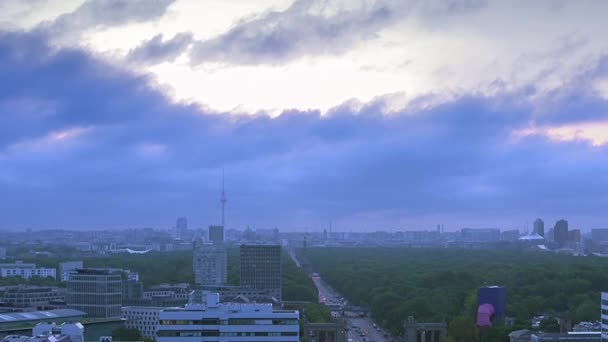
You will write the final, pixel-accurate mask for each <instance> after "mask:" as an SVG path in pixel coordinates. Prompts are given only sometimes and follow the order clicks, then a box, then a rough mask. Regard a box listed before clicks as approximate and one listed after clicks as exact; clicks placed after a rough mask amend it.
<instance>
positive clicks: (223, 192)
mask: <svg viewBox="0 0 608 342" xmlns="http://www.w3.org/2000/svg"><path fill="white" fill-rule="evenodd" d="M220 203H222V227H224V223H225V222H224V207H225V206H226V192H225V191H224V169H223V168H222V196H221V197H220ZM225 228H226V227H224V229H225Z"/></svg>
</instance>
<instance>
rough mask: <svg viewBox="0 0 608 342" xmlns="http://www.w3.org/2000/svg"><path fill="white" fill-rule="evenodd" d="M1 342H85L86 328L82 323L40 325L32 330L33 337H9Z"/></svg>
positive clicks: (0, 340) (0, 341)
mask: <svg viewBox="0 0 608 342" xmlns="http://www.w3.org/2000/svg"><path fill="white" fill-rule="evenodd" d="M0 342H84V326H83V325H82V324H81V323H63V324H61V325H57V324H56V323H38V324H36V326H35V327H34V328H33V329H32V337H29V336H18V335H9V336H6V337H4V338H2V339H0Z"/></svg>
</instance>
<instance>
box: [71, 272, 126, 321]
mask: <svg viewBox="0 0 608 342" xmlns="http://www.w3.org/2000/svg"><path fill="white" fill-rule="evenodd" d="M122 274H123V273H122V272H119V271H112V270H107V269H86V268H85V269H78V270H75V271H72V272H70V274H69V275H68V281H67V294H66V302H67V304H68V307H69V308H70V309H75V310H80V311H84V312H86V313H87V316H88V317H104V318H107V317H120V307H121V305H122Z"/></svg>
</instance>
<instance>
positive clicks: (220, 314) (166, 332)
mask: <svg viewBox="0 0 608 342" xmlns="http://www.w3.org/2000/svg"><path fill="white" fill-rule="evenodd" d="M299 320H300V314H299V312H298V311H295V310H273V308H272V305H271V304H220V302H219V295H218V294H217V293H212V294H207V296H206V304H204V305H187V306H186V307H185V308H178V309H164V310H162V311H161V312H160V316H159V325H158V329H157V341H158V342H201V341H203V342H204V341H217V342H229V341H230V342H238V341H247V342H270V341H277V342H279V341H280V342H298V341H299V338H300V325H299Z"/></svg>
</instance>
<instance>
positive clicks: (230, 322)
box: [160, 318, 299, 325]
mask: <svg viewBox="0 0 608 342" xmlns="http://www.w3.org/2000/svg"><path fill="white" fill-rule="evenodd" d="M260 321H268V324H272V325H298V324H299V322H298V320H297V319H272V318H256V319H244V318H233V319H229V320H219V319H202V320H168V319H163V320H160V325H256V324H259V322H260ZM271 322H272V323H271Z"/></svg>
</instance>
